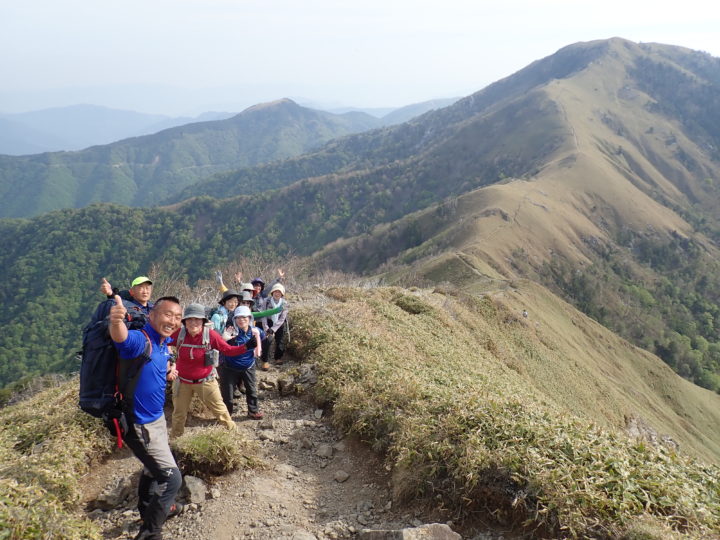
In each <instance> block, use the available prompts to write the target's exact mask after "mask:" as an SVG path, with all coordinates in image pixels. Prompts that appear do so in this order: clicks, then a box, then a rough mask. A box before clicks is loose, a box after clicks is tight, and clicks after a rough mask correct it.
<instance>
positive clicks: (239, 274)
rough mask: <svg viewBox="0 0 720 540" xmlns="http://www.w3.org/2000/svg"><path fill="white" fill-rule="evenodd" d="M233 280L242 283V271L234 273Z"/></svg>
mask: <svg viewBox="0 0 720 540" xmlns="http://www.w3.org/2000/svg"><path fill="white" fill-rule="evenodd" d="M235 281H237V282H238V283H242V272H236V273H235Z"/></svg>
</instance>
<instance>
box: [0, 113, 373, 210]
mask: <svg viewBox="0 0 720 540" xmlns="http://www.w3.org/2000/svg"><path fill="white" fill-rule="evenodd" d="M379 124H380V120H379V119H377V118H374V117H371V116H369V115H367V114H363V113H347V114H343V115H334V114H330V113H326V112H322V111H314V110H311V109H307V108H304V107H300V106H299V105H297V104H296V103H294V102H292V101H290V100H287V99H285V100H280V101H277V102H272V103H267V104H263V105H256V106H254V107H250V108H249V109H246V110H245V111H243V112H242V113H240V114H238V115H236V116H233V117H232V118H228V119H225V120H215V121H208V122H196V123H193V124H187V125H184V126H179V127H174V128H170V129H166V130H164V131H161V132H159V133H156V134H153V135H145V136H142V137H134V138H130V139H125V140H122V141H119V142H116V143H112V144H108V145H104V146H93V147H91V148H87V149H85V150H80V151H77V152H51V153H44V154H33V155H28V156H0V195H2V197H1V200H2V201H3V202H2V204H0V216H2V217H27V216H34V215H37V214H41V213H43V212H48V211H51V210H58V209H62V208H79V207H83V206H86V205H88V204H91V203H93V202H114V203H118V204H125V205H129V206H151V205H153V204H156V203H157V202H159V201H161V200H162V199H164V198H167V197H169V196H170V195H172V194H174V193H176V192H177V191H178V190H180V189H182V188H184V187H185V186H188V185H190V184H193V183H195V182H197V181H199V180H201V179H203V178H205V177H207V176H210V175H212V174H213V173H216V172H219V171H225V170H231V169H237V168H240V167H250V166H254V165H257V164H260V163H265V162H268V161H273V160H277V159H283V158H288V157H291V156H295V155H298V154H301V153H303V152H307V151H309V150H311V149H313V148H315V147H318V146H320V145H321V144H322V143H324V142H326V141H328V140H330V139H333V138H335V137H339V136H341V135H345V134H348V133H353V132H357V131H364V130H367V129H370V128H372V127H375V126H377V125H379ZM262 188H263V186H258V187H253V188H251V189H250V190H249V191H248V193H253V192H255V191H257V190H258V189H262ZM217 195H218V196H222V195H223V194H222V192H221V193H218V194H217Z"/></svg>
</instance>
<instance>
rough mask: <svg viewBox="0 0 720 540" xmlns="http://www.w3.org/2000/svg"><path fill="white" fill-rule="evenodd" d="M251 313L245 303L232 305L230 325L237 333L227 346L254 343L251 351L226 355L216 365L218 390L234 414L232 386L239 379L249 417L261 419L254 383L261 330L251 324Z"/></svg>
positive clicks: (229, 410) (234, 385)
mask: <svg viewBox="0 0 720 540" xmlns="http://www.w3.org/2000/svg"><path fill="white" fill-rule="evenodd" d="M251 317H252V315H251V312H250V309H249V308H248V307H247V306H239V307H237V308H235V312H234V313H233V324H234V326H235V330H236V332H237V335H236V336H235V337H233V338H232V339H231V340H230V341H229V342H228V343H229V344H230V345H243V344H245V345H248V344H251V343H252V340H253V338H254V340H255V344H256V346H255V347H254V348H253V349H252V350H248V351H247V352H246V353H244V354H241V355H238V356H228V355H226V356H225V360H224V362H223V363H222V364H221V365H220V367H219V368H218V371H219V373H220V393H221V394H222V398H223V401H224V402H225V405H226V406H227V409H228V412H229V413H230V414H231V415H232V413H233V394H234V392H235V387H236V386H237V385H238V383H240V382H241V381H242V382H243V383H244V385H245V399H246V400H247V408H248V413H247V414H248V417H249V418H252V419H253V420H260V419H261V418H262V417H263V413H261V412H260V410H259V408H258V397H257V385H256V375H255V360H256V359H257V358H258V357H259V356H260V354H261V353H262V348H261V346H260V343H261V341H262V339H263V337H264V332H263V331H262V330H260V329H259V328H255V327H253V326H252V325H251V324H250V319H251Z"/></svg>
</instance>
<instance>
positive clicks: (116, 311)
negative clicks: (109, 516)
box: [109, 295, 182, 540]
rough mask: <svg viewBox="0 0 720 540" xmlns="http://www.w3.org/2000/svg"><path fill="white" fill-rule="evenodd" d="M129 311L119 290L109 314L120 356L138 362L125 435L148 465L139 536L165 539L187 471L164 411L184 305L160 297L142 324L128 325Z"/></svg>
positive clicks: (141, 486)
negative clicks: (178, 458) (174, 449)
mask: <svg viewBox="0 0 720 540" xmlns="http://www.w3.org/2000/svg"><path fill="white" fill-rule="evenodd" d="M126 315H127V308H126V307H125V305H124V304H123V301H122V299H121V298H120V296H119V295H116V296H115V305H114V306H112V308H111V309H110V315H109V317H110V322H109V330H110V337H111V339H112V340H113V342H114V344H115V348H116V349H117V351H118V356H119V357H120V359H125V360H129V361H131V362H127V363H126V365H131V366H136V369H135V373H136V375H134V376H133V378H132V383H131V384H130V385H129V387H128V388H126V390H125V395H124V399H123V413H124V419H125V421H126V426H124V429H123V440H124V441H125V444H127V446H128V447H129V448H130V449H131V450H132V452H133V454H135V457H137V458H138V459H139V460H140V461H141V462H142V464H143V465H144V468H143V474H142V475H141V476H140V482H139V484H138V510H139V511H140V517H141V518H142V521H143V523H142V526H141V527H140V531H139V532H138V534H137V536H136V537H135V538H136V540H158V539H162V527H163V524H164V523H165V520H166V519H167V518H168V516H169V515H171V514H174V513H177V512H178V511H179V509H180V508H182V505H180V504H179V503H176V502H175V496H176V495H177V493H178V491H179V490H180V486H181V485H182V476H181V474H180V469H178V466H177V463H176V462H175V458H174V457H173V455H172V452H171V451H170V445H169V442H168V433H167V424H166V421H165V414H164V411H163V407H164V405H165V386H166V381H168V380H174V379H175V378H176V377H177V371H176V370H175V368H174V364H173V363H172V362H171V361H170V359H171V356H170V353H169V351H168V342H169V341H170V336H171V335H172V334H173V333H174V332H175V331H176V330H177V329H178V328H179V327H180V321H181V318H182V310H181V309H180V302H179V300H178V299H177V298H175V297H172V296H165V297H163V298H160V299H158V300H157V301H156V302H155V305H154V306H153V308H152V309H151V310H150V313H149V315H148V320H147V322H146V323H145V326H144V327H143V328H142V329H141V330H128V329H127V326H125V323H124V319H125V316H126ZM138 358H139V359H140V360H139V361H138V360H133V359H138Z"/></svg>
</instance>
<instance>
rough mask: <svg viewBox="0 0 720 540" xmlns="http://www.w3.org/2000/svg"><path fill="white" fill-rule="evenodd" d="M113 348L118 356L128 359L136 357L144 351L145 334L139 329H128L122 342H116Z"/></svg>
mask: <svg viewBox="0 0 720 540" xmlns="http://www.w3.org/2000/svg"><path fill="white" fill-rule="evenodd" d="M113 343H114V344H115V348H116V349H117V351H118V354H119V355H120V358H125V359H130V358H137V357H138V356H140V355H142V354H143V353H144V352H145V343H147V340H146V339H145V334H143V333H142V332H141V331H140V330H129V331H128V337H127V339H126V340H125V341H123V342H122V343H116V342H113Z"/></svg>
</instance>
